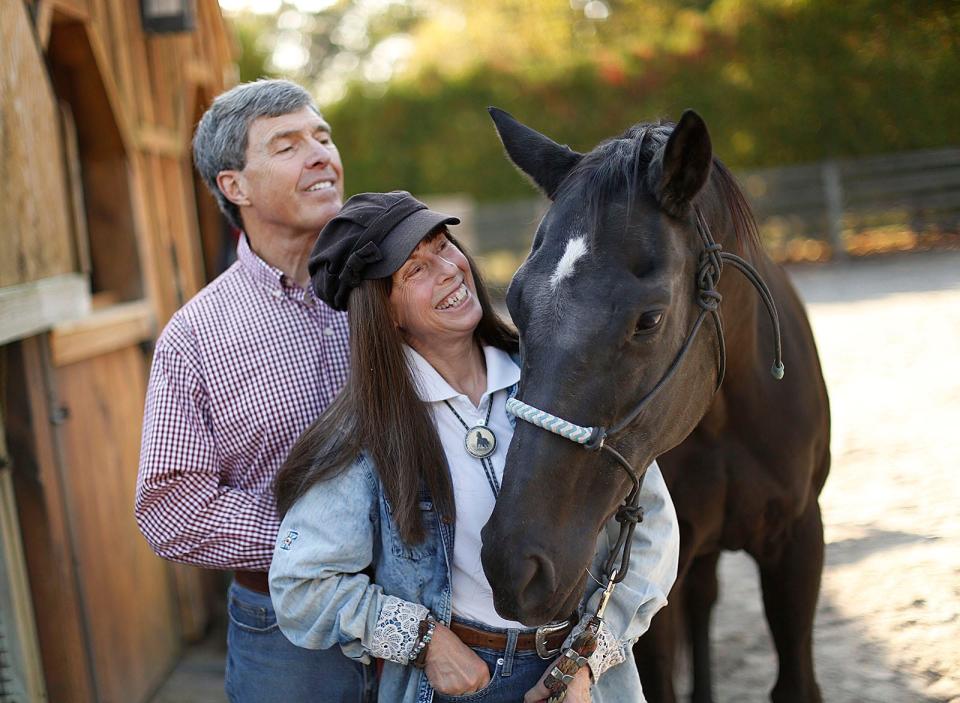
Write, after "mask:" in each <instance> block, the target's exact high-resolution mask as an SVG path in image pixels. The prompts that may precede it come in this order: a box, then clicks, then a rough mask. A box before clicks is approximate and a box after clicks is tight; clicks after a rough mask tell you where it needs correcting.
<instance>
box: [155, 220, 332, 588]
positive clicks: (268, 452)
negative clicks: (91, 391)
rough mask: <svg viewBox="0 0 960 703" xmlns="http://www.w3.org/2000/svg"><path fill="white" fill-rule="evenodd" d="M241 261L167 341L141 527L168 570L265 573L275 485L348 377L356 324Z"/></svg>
mask: <svg viewBox="0 0 960 703" xmlns="http://www.w3.org/2000/svg"><path fill="white" fill-rule="evenodd" d="M237 257H238V261H237V262H236V263H234V264H233V265H232V266H231V267H230V268H229V269H227V270H226V271H225V272H224V273H223V274H222V275H221V276H219V277H218V278H217V279H216V280H214V281H213V282H211V283H210V284H209V285H208V286H207V287H206V288H204V289H203V290H201V291H200V292H199V293H198V294H197V295H196V296H195V297H194V298H193V299H192V300H191V301H190V302H189V303H187V304H186V305H185V306H183V308H181V309H180V310H179V311H178V312H177V313H176V314H175V315H174V316H173V317H172V318H171V319H170V322H169V323H168V324H167V326H166V328H165V329H164V331H163V333H162V334H161V335H160V338H159V339H158V340H157V345H156V350H155V352H154V356H153V366H152V368H151V370H150V384H149V386H148V389H147V401H146V410H145V413H144V419H143V443H142V445H141V449H140V472H139V475H138V477H137V496H136V517H137V523H138V524H139V525H140V530H141V531H142V532H143V534H144V536H145V537H146V538H147V541H148V542H149V543H150V546H151V547H153V549H154V551H155V552H156V553H157V554H159V555H160V556H161V557H164V558H165V559H171V560H173V561H179V562H184V563H187V564H195V565H197V566H204V567H207V568H212V569H244V570H252V571H266V570H267V569H269V567H270V559H271V556H272V554H273V547H274V543H275V542H276V537H277V530H278V529H279V525H280V523H279V519H278V517H277V514H276V509H275V507H274V498H273V493H272V491H271V482H272V481H273V478H274V476H275V474H276V472H277V470H278V469H279V468H280V465H281V464H282V463H283V460H284V458H285V457H286V455H287V453H288V452H289V451H290V448H291V447H292V446H293V443H294V442H295V441H296V439H297V437H299V436H300V433H301V432H303V430H304V429H306V427H307V426H308V425H309V424H310V423H311V422H312V421H313V420H315V419H316V418H317V416H319V415H320V414H321V413H322V412H323V410H324V409H325V408H326V407H327V405H329V404H330V401H332V400H333V398H334V396H335V395H336V394H337V393H338V392H339V390H340V388H341V387H342V386H343V383H344V381H345V380H346V377H347V371H348V364H349V361H348V360H349V352H348V331H347V318H346V314H345V313H340V312H336V311H334V310H332V309H331V308H329V307H327V306H326V305H325V304H324V303H323V302H321V301H320V300H318V299H317V298H316V297H315V296H314V294H313V291H312V290H304V289H303V288H301V287H300V286H298V285H297V284H296V283H294V282H293V281H290V280H289V279H288V277H287V276H285V275H284V274H283V273H282V272H281V271H280V270H279V269H276V268H274V267H272V266H270V265H269V264H267V263H266V262H265V261H263V260H262V259H261V258H260V257H258V256H257V255H256V254H255V253H254V252H253V251H252V250H251V249H250V246H249V245H248V243H247V240H246V237H245V236H241V237H240V243H239V245H238V246H237Z"/></svg>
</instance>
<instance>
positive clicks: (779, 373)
mask: <svg viewBox="0 0 960 703" xmlns="http://www.w3.org/2000/svg"><path fill="white" fill-rule="evenodd" d="M770 373H771V374H773V377H774V378H775V379H777V380H778V381H779V380H780V379H782V378H783V362H782V361H774V362H773V366H771V367H770Z"/></svg>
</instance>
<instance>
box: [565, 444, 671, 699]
mask: <svg viewBox="0 0 960 703" xmlns="http://www.w3.org/2000/svg"><path fill="white" fill-rule="evenodd" d="M640 505H641V506H643V521H642V522H640V523H639V524H637V528H636V530H635V531H634V533H633V550H632V552H631V555H630V570H629V571H628V572H627V575H626V577H625V578H624V579H623V581H621V582H620V583H619V584H617V586H616V588H614V591H613V595H612V596H611V597H610V601H609V603H607V609H606V611H605V613H604V617H603V625H602V626H601V628H600V633H599V637H598V643H597V644H598V646H597V651H596V652H595V653H594V655H593V656H591V657H590V660H589V661H590V669H591V671H592V673H593V677H594V680H596V679H599V678H600V676H601V675H602V674H603V672H604V671H606V670H607V669H609V668H610V667H611V666H616V665H617V664H619V663H621V662H623V661H624V660H625V659H626V657H627V650H628V649H629V648H630V647H632V646H633V643H634V642H635V641H636V640H637V639H638V638H639V637H640V636H641V635H642V634H643V633H644V632H646V631H647V629H648V628H649V627H650V621H651V620H652V619H653V616H654V614H656V612H657V611H658V610H660V608H662V607H663V606H664V605H666V603H667V594H668V593H669V592H670V588H671V587H672V586H673V582H674V581H675V580H676V578H677V564H678V561H679V558H680V529H679V526H678V524H677V514H676V511H675V510H674V507H673V501H672V500H671V498H670V494H669V493H668V492H667V486H666V483H664V480H663V475H662V474H661V473H660V467H659V466H657V463H656V462H654V463H653V464H651V465H650V467H649V468H648V469H647V474H646V477H645V478H644V480H643V488H642V489H641V492H640ZM605 529H606V530H607V532H608V534H609V537H610V543H611V544H613V543H614V542H615V541H616V536H617V534H618V533H619V529H620V526H619V523H617V522H616V521H615V520H611V521H610V522H609V523H608V524H607V526H606V528H605ZM602 593H603V589H602V588H599V587H598V588H597V589H596V590H595V591H594V592H593V593H592V594H591V595H590V597H589V598H588V599H587V603H586V614H585V615H584V618H583V620H581V622H580V623H579V624H578V626H577V627H576V628H575V629H574V631H573V633H571V636H570V638H569V640H570V641H572V640H573V638H574V637H575V636H576V635H577V634H579V633H580V631H581V630H582V629H583V627H584V626H585V625H586V621H587V619H588V618H589V616H590V614H591V613H594V612H596V609H597V606H598V605H599V603H600V596H601V595H602Z"/></svg>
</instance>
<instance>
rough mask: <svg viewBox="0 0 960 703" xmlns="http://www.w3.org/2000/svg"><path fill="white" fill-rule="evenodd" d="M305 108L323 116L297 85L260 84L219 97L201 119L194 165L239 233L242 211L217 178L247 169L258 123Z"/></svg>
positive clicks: (282, 82)
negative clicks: (249, 147) (253, 129)
mask: <svg viewBox="0 0 960 703" xmlns="http://www.w3.org/2000/svg"><path fill="white" fill-rule="evenodd" d="M304 107H310V108H312V109H313V110H314V111H315V112H316V113H317V114H318V115H319V114H320V110H319V108H317V105H316V103H315V102H314V101H313V98H312V97H310V94H309V93H308V92H307V91H306V90H304V89H303V88H301V87H300V86H299V85H297V84H296V83H292V82H290V81H285V80H272V79H271V80H259V81H253V82H252V83H241V84H240V85H238V86H236V87H234V88H231V89H230V90H228V91H227V92H225V93H222V94H220V95H218V96H217V98H216V99H215V100H214V101H213V104H212V105H211V106H210V108H209V109H208V110H207V111H206V112H205V113H203V117H202V118H200V123H199V124H198V125H197V131H196V132H195V133H194V135H193V161H194V163H195V164H196V166H197V171H199V172H200V176H201V177H202V178H203V180H204V182H205V183H206V184H207V187H208V188H209V189H210V192H211V193H213V197H214V198H216V200H217V205H219V206H220V210H221V212H223V214H224V215H226V217H227V219H228V220H230V223H231V224H232V225H233V226H235V227H237V228H238V229H243V222H242V221H241V218H240V208H238V207H237V206H236V205H234V204H233V203H231V202H230V201H229V200H227V198H226V197H225V196H224V195H223V193H222V192H221V191H220V187H219V186H218V185H217V174H218V173H220V172H221V171H224V170H236V171H239V170H242V169H243V167H244V166H246V163H247V162H246V153H247V133H248V132H249V130H250V124H251V123H252V122H253V121H254V120H255V119H257V118H258V117H279V116H280V115H288V114H290V113H291V112H297V111H298V110H300V109H302V108H304Z"/></svg>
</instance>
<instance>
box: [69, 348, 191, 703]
mask: <svg viewBox="0 0 960 703" xmlns="http://www.w3.org/2000/svg"><path fill="white" fill-rule="evenodd" d="M54 376H55V378H56V384H57V388H58V392H59V395H60V402H61V403H62V404H63V405H64V406H65V407H67V408H69V417H68V419H66V420H65V421H64V422H63V423H62V424H60V425H58V427H57V434H58V436H59V439H60V442H61V445H62V447H63V456H64V460H63V464H64V480H63V486H64V498H65V501H66V502H67V504H68V505H69V506H70V518H71V520H70V521H71V528H72V533H73V538H74V549H75V551H76V561H77V565H78V567H77V568H78V579H79V581H80V583H81V586H82V589H83V593H84V603H85V606H86V611H87V613H88V615H89V618H88V629H89V632H90V650H91V655H92V660H93V663H94V670H95V672H96V677H97V688H98V691H99V693H100V696H101V698H102V699H103V700H109V701H139V700H143V699H144V697H145V696H146V694H147V693H148V692H150V691H151V690H152V689H153V688H154V687H155V686H156V685H157V684H158V683H159V681H160V680H161V679H162V677H163V676H164V675H165V674H166V671H167V666H168V662H170V661H171V659H172V658H173V656H175V654H176V651H177V650H178V647H179V645H178V640H179V620H178V614H177V609H176V603H175V602H174V597H173V589H172V585H173V584H172V581H171V574H170V571H169V569H168V568H167V565H166V564H165V563H164V562H163V561H161V560H160V559H158V558H157V557H156V555H154V554H153V552H152V551H151V550H150V548H149V546H148V545H147V543H146V541H145V540H144V539H143V537H142V536H141V535H140V532H139V530H138V528H137V525H136V522H135V521H134V517H133V500H134V493H135V489H136V476H137V472H136V466H137V464H138V461H139V455H140V432H139V428H140V425H141V422H142V417H143V398H144V395H145V392H146V388H145V379H146V368H145V366H144V360H143V355H142V353H141V352H140V350H139V349H138V348H137V347H135V346H133V347H127V348H125V349H120V350H117V351H114V352H110V353H106V354H101V355H99V356H97V357H94V358H91V359H87V360H84V361H80V362H77V363H73V364H69V365H66V366H63V367H60V368H58V369H56V371H55V374H54Z"/></svg>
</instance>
